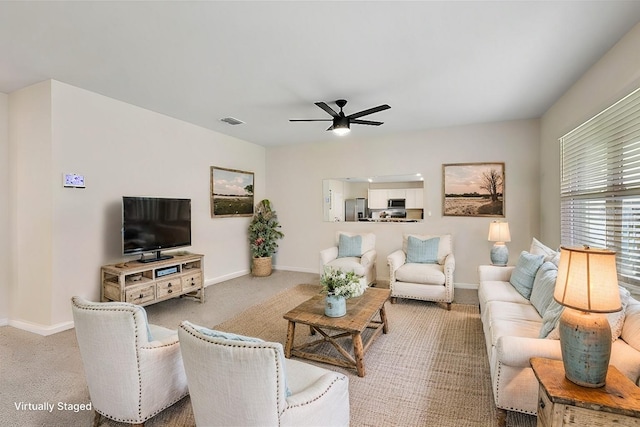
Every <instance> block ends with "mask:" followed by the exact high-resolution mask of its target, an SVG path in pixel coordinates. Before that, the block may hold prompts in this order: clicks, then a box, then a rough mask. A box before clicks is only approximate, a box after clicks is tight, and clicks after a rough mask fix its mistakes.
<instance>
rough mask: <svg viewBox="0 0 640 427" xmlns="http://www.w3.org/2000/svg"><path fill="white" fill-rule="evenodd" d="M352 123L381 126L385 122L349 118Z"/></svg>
mask: <svg viewBox="0 0 640 427" xmlns="http://www.w3.org/2000/svg"><path fill="white" fill-rule="evenodd" d="M349 122H350V123H355V124H358V125H371V126H380V125H381V124H383V123H384V122H374V121H372V120H357V119H356V120H349Z"/></svg>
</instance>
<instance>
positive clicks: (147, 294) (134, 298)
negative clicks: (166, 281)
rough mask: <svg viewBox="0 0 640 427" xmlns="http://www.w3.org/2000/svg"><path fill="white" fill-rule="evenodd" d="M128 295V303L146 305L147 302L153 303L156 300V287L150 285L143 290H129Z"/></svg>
mask: <svg viewBox="0 0 640 427" xmlns="http://www.w3.org/2000/svg"><path fill="white" fill-rule="evenodd" d="M126 294H127V296H126V299H125V301H126V302H130V303H132V304H144V303H145V302H149V301H153V300H154V299H155V298H156V287H155V286H154V285H150V286H145V287H142V288H135V289H129V290H128V291H127V292H126Z"/></svg>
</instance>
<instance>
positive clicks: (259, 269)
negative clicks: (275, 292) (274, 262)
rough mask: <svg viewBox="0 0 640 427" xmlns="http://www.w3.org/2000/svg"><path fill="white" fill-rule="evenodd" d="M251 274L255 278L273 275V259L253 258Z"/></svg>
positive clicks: (268, 257)
mask: <svg viewBox="0 0 640 427" xmlns="http://www.w3.org/2000/svg"><path fill="white" fill-rule="evenodd" d="M251 273H252V274H253V275H254V276H258V277H266V276H269V275H271V257H270V256H267V257H262V258H253V268H252V269H251Z"/></svg>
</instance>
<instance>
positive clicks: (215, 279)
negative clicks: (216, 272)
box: [204, 270, 250, 288]
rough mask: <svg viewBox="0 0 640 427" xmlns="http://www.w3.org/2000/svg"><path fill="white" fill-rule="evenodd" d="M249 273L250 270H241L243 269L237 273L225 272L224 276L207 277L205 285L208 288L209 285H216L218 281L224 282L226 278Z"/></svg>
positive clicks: (229, 278)
mask: <svg viewBox="0 0 640 427" xmlns="http://www.w3.org/2000/svg"><path fill="white" fill-rule="evenodd" d="M249 273H250V271H249V270H241V271H236V272H235V273H230V274H225V275H224V276H218V277H213V278H209V279H205V281H204V287H205V288H206V287H207V286H211V285H215V284H216V283H220V282H224V281H225V280H231V279H235V278H237V277H241V276H244V275H247V274H249Z"/></svg>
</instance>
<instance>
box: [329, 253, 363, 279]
mask: <svg viewBox="0 0 640 427" xmlns="http://www.w3.org/2000/svg"><path fill="white" fill-rule="evenodd" d="M326 267H331V268H333V269H335V270H338V269H339V270H342V271H344V272H345V273H349V272H351V271H353V272H354V273H355V274H356V276H364V275H365V274H366V271H365V266H364V265H362V264H361V263H360V258H358V257H342V258H336V259H334V260H333V261H330V262H329V263H327V265H326Z"/></svg>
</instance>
